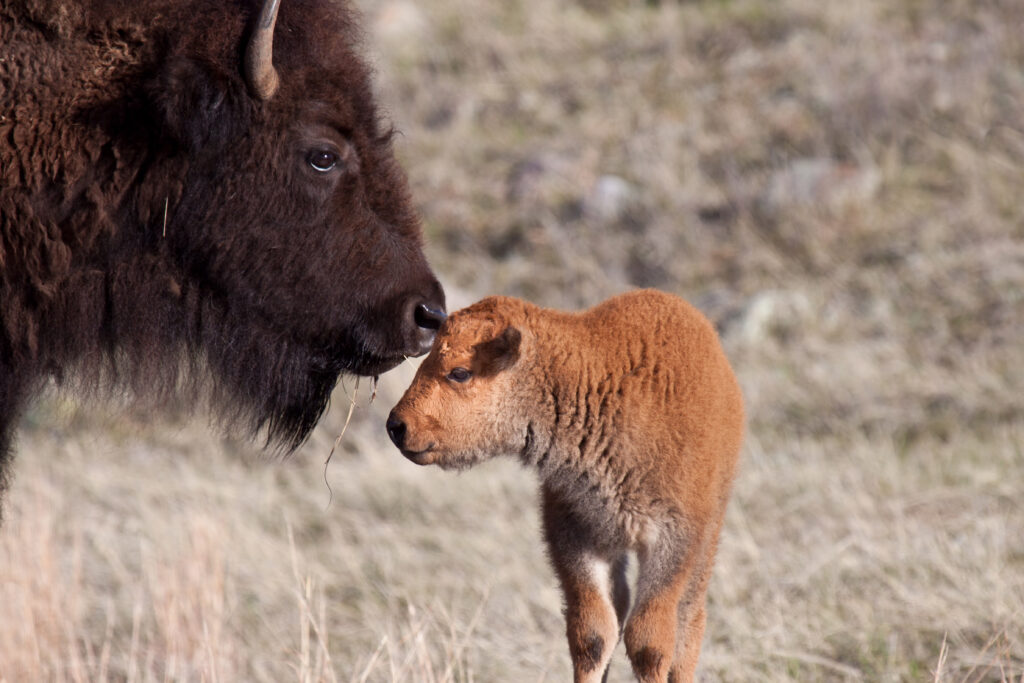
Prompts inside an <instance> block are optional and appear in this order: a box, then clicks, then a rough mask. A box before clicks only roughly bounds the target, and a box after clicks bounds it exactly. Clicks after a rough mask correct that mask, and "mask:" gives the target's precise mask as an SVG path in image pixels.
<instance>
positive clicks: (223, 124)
mask: <svg viewBox="0 0 1024 683" xmlns="http://www.w3.org/2000/svg"><path fill="white" fill-rule="evenodd" d="M254 5H256V0H254V2H249V1H248V0H138V1H135V2H131V3H128V2H121V1H119V0H10V1H4V2H0V484H2V483H3V482H2V478H3V475H4V472H5V471H6V470H7V469H9V462H7V461H8V460H9V459H10V450H11V431H12V430H13V426H14V422H15V419H16V417H17V415H18V413H19V410H20V409H21V408H23V407H24V406H25V404H26V403H27V402H28V401H29V400H30V399H31V398H32V396H33V395H34V394H35V393H37V392H38V391H39V390H40V388H41V387H42V386H43V385H44V384H45V383H46V382H48V381H49V380H50V379H54V380H56V381H57V382H58V383H61V384H64V385H67V384H71V385H73V386H82V387H85V388H88V389H93V388H96V387H101V388H105V389H109V388H114V389H118V390H121V389H128V390H132V391H135V392H138V391H139V390H145V391H146V392H147V393H149V394H150V395H152V393H153V392H154V391H155V392H157V395H158V396H162V395H165V394H166V393H168V392H177V391H180V390H182V389H183V388H184V389H186V390H190V389H191V390H194V389H197V388H199V387H200V385H202V386H204V387H206V385H210V386H209V387H207V388H208V389H209V390H210V391H212V398H211V401H210V403H211V404H212V405H214V406H216V407H218V408H219V409H220V410H221V412H223V413H224V416H225V417H226V418H227V419H230V420H233V421H235V422H241V424H242V425H244V426H246V427H249V428H252V429H253V430H257V431H258V430H260V429H265V430H266V433H267V434H268V436H269V438H270V439H271V440H272V441H273V442H274V443H277V444H279V445H280V446H282V447H283V448H285V449H290V448H294V447H295V446H297V445H298V444H299V443H301V442H302V440H303V439H304V438H305V437H306V435H307V434H308V433H309V431H310V430H311V429H312V427H313V426H314V425H315V423H316V422H317V420H318V419H319V417H320V415H321V414H322V413H323V411H324V409H325V407H326V404H327V401H328V397H329V395H330V392H331V390H332V388H333V387H334V386H335V384H336V383H337V380H338V377H339V376H340V374H341V373H353V374H356V375H376V374H378V373H381V372H383V371H385V370H388V369H389V368H391V367H393V366H395V365H396V364H398V363H399V362H400V361H401V360H402V358H403V357H404V356H410V355H418V354H421V353H423V352H424V351H426V350H427V349H428V348H429V345H430V342H431V339H432V338H433V335H434V332H435V331H436V329H437V327H438V326H439V324H440V322H441V320H443V318H444V293H443V292H442V289H441V286H440V285H439V284H438V282H437V280H436V279H435V277H434V275H433V274H432V273H431V271H430V268H429V267H428V265H427V263H426V259H425V257H424V255H423V251H422V243H421V231H420V226H419V223H418V220H417V217H416V215H415V213H414V211H413V208H412V205H411V200H410V197H409V191H408V187H407V181H406V178H405V176H404V174H403V173H402V171H401V170H400V168H399V167H398V165H397V163H396V161H395V159H394V156H393V151H392V145H391V131H390V130H389V129H388V128H387V127H384V126H382V125H381V122H380V115H379V113H378V110H377V107H376V105H375V102H374V98H373V95H372V92H371V88H370V78H369V71H368V68H367V66H366V65H365V63H364V62H363V61H362V59H361V58H360V56H359V55H358V53H357V51H356V50H357V47H358V45H357V44H358V31H357V28H356V26H355V24H354V23H353V12H352V10H351V9H350V8H348V7H347V6H346V5H345V4H343V3H340V2H337V1H333V0H285V2H284V3H283V6H282V7H281V8H280V12H278V7H277V5H278V1H277V0H268V2H267V4H266V6H264V7H260V6H254ZM275 26H276V28H275ZM207 377H209V378H210V381H209V382H207V381H205V378H207Z"/></svg>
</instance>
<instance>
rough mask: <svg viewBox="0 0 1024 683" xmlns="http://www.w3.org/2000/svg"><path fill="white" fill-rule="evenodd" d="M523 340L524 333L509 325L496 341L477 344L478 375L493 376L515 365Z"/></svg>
mask: <svg viewBox="0 0 1024 683" xmlns="http://www.w3.org/2000/svg"><path fill="white" fill-rule="evenodd" d="M522 338H523V335H522V333H520V332H519V330H517V329H516V328H514V327H512V326H511V325H509V326H508V327H506V328H505V329H504V330H502V332H501V334H499V335H498V336H497V337H495V338H494V339H491V340H490V341H485V342H480V343H479V344H477V345H476V347H475V349H474V350H475V351H476V357H477V360H478V362H479V363H480V371H479V373H478V374H481V375H485V376H486V375H493V374H495V373H498V372H501V371H502V370H507V369H508V368H510V367H512V366H513V365H515V362H516V361H517V360H518V359H519V342H520V341H522Z"/></svg>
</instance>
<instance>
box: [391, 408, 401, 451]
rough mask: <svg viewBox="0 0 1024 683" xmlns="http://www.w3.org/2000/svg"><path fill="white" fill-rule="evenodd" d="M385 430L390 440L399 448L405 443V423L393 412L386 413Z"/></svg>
mask: <svg viewBox="0 0 1024 683" xmlns="http://www.w3.org/2000/svg"><path fill="white" fill-rule="evenodd" d="M387 430H388V436H390V437H391V442H392V443H394V444H395V445H396V446H398V448H400V449H401V448H402V447H403V446H404V445H405V423H404V422H402V419H401V418H400V417H398V416H397V415H395V413H394V412H392V413H391V414H390V415H388V421H387Z"/></svg>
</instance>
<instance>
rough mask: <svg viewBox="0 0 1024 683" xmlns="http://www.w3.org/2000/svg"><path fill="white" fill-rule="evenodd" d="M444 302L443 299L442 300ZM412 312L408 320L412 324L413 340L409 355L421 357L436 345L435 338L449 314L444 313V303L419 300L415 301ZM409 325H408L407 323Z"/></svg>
mask: <svg viewBox="0 0 1024 683" xmlns="http://www.w3.org/2000/svg"><path fill="white" fill-rule="evenodd" d="M442 302H443V299H442ZM411 308H412V310H411V311H409V313H408V314H407V315H408V317H407V318H406V320H407V321H409V322H410V323H411V324H409V325H408V329H409V332H410V333H411V337H412V338H411V339H410V340H409V342H410V346H409V351H408V355H410V356H421V355H423V354H424V353H426V352H427V351H430V347H431V346H433V344H434V337H435V336H437V331H438V330H439V329H441V323H443V322H444V321H445V318H447V317H448V314H447V313H445V311H444V303H437V302H435V301H429V300H428V301H424V300H422V299H421V300H418V301H413V302H412V306H411ZM407 324H408V323H407Z"/></svg>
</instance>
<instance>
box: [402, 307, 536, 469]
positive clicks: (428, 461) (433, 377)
mask: <svg viewBox="0 0 1024 683" xmlns="http://www.w3.org/2000/svg"><path fill="white" fill-rule="evenodd" d="M502 301H510V300H503V299H499V298H491V299H485V300H484V301H482V302H480V303H478V304H475V305H474V306H471V307H469V308H466V309H463V310H461V311H458V312H456V313H453V314H452V315H451V317H449V318H448V320H447V321H446V322H445V323H444V324H443V325H442V326H441V330H440V332H439V333H438V337H437V339H436V341H435V342H434V347H433V349H432V350H431V352H430V355H428V356H427V358H426V359H425V360H424V361H423V364H422V365H420V367H419V369H418V370H417V372H416V376H415V378H414V379H413V381H412V384H411V385H410V386H409V388H408V389H407V390H406V392H405V395H404V396H402V399H401V400H400V401H399V402H398V405H396V406H395V408H394V409H393V410H392V411H391V415H390V416H389V417H388V421H387V430H388V435H389V436H390V437H391V440H392V441H393V442H394V443H395V445H396V446H398V448H399V449H400V450H401V451H402V454H403V455H405V457H407V458H408V459H409V460H412V461H413V462H414V463H416V464H418V465H439V466H441V467H443V468H445V469H464V468H467V467H470V466H472V465H474V464H476V463H477V462H480V461H481V460H484V459H487V458H490V457H493V456H495V455H500V454H511V453H515V452H518V451H519V450H521V449H522V447H523V443H524V435H525V433H526V424H525V417H524V411H523V410H522V408H521V403H522V401H521V397H522V393H523V384H524V382H523V377H522V374H523V373H522V372H521V370H522V369H523V367H524V366H525V362H524V360H523V358H524V355H525V354H527V353H528V351H529V345H530V342H531V340H530V337H529V335H524V334H523V333H522V332H521V331H520V329H519V328H517V327H516V326H515V324H514V323H513V322H511V321H510V320H509V317H508V316H505V315H502V314H501V311H500V308H501V303H502Z"/></svg>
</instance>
